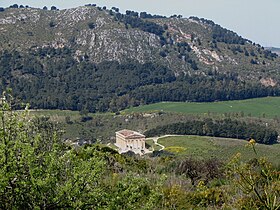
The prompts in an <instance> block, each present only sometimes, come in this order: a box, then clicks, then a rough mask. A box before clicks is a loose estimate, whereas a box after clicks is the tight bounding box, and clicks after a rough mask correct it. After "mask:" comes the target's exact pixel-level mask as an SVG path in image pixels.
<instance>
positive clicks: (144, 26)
mask: <svg viewBox="0 0 280 210" xmlns="http://www.w3.org/2000/svg"><path fill="white" fill-rule="evenodd" d="M111 15H114V17H115V20H116V21H120V22H122V23H124V24H125V25H126V27H128V26H130V27H132V28H139V29H140V30H142V31H145V32H148V33H152V34H155V35H157V36H159V37H160V39H161V42H162V45H163V44H165V42H166V39H165V37H164V32H165V29H164V27H163V26H161V25H159V24H156V23H154V22H151V21H148V20H143V19H144V18H143V19H142V18H139V17H138V12H134V11H129V10H128V11H126V14H121V13H111ZM142 16H143V14H142Z"/></svg>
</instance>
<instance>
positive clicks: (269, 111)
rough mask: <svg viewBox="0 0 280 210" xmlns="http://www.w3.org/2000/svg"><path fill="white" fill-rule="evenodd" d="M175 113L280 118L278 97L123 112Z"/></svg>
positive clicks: (164, 105)
mask: <svg viewBox="0 0 280 210" xmlns="http://www.w3.org/2000/svg"><path fill="white" fill-rule="evenodd" d="M153 111H164V112H177V113H183V114H207V113H209V112H210V113H214V114H224V113H239V114H240V115H243V116H252V117H261V118H274V117H276V116H280V97H265V98H255V99H248V100H236V101H219V102H210V103H195V102H161V103H155V104H150V105H144V106H139V107H133V108H130V109H127V110H124V113H133V112H153Z"/></svg>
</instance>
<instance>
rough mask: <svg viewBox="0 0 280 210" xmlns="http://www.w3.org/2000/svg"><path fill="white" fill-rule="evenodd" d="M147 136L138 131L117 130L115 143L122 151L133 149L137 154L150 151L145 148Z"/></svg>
mask: <svg viewBox="0 0 280 210" xmlns="http://www.w3.org/2000/svg"><path fill="white" fill-rule="evenodd" d="M145 139H146V137H145V136H144V135H143V134H140V133H138V132H136V131H131V130H126V129H125V130H121V131H117V132H116V143H115V145H116V146H117V147H118V148H119V152H120V153H125V152H128V151H132V152H134V153H135V154H140V155H141V154H145V153H147V152H149V150H147V149H146V148H145Z"/></svg>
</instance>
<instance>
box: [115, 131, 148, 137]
mask: <svg viewBox="0 0 280 210" xmlns="http://www.w3.org/2000/svg"><path fill="white" fill-rule="evenodd" d="M116 133H119V134H121V135H123V136H124V137H125V138H137V137H138V138H145V136H144V135H142V134H141V133H138V132H136V131H131V130H127V129H124V130H121V131H118V132H116Z"/></svg>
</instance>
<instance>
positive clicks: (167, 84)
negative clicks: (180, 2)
mask: <svg viewBox="0 0 280 210" xmlns="http://www.w3.org/2000/svg"><path fill="white" fill-rule="evenodd" d="M0 32H1V33H0V75H1V84H0V86H1V90H4V89H5V88H7V87H11V88H12V89H13V91H14V94H15V96H16V97H17V98H19V99H21V100H24V101H28V102H30V103H31V107H32V108H48V109H54V108H58V109H71V110H88V111H90V112H96V111H99V112H103V111H107V110H111V111H114V112H115V111H118V110H121V109H124V108H127V107H129V106H137V105H139V104H148V103H154V102H160V101H215V100H233V99H245V98H254V97H261V96H269V95H280V91H279V81H280V80H279V79H280V77H279V73H278V70H279V65H280V62H279V58H278V57H277V55H276V54H274V53H271V52H270V51H269V50H265V49H264V48H263V47H261V46H260V45H258V44H255V43H252V42H251V41H249V40H247V39H244V38H242V37H240V36H238V35H237V34H236V33H234V32H232V31H230V30H227V29H224V28H222V27H221V26H219V25H217V24H215V23H214V22H212V21H210V20H205V19H199V18H197V17H190V18H182V17H180V16H172V17H170V18H166V17H162V16H157V15H150V14H147V13H145V12H142V13H140V14H138V13H136V12H133V11H126V14H120V13H119V12H118V8H113V9H111V10H109V9H106V8H100V7H96V6H92V5H88V6H83V7H78V8H74V9H67V10H61V11H59V10H51V11H50V10H43V9H35V8H7V9H5V10H4V11H1V12H0ZM202 87H203V88H202Z"/></svg>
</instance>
